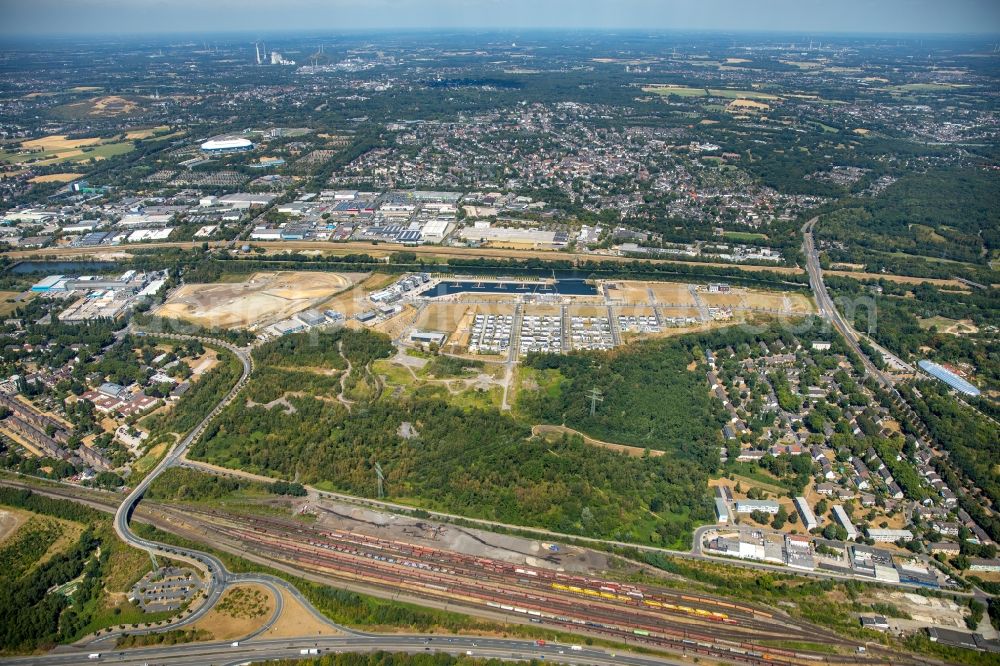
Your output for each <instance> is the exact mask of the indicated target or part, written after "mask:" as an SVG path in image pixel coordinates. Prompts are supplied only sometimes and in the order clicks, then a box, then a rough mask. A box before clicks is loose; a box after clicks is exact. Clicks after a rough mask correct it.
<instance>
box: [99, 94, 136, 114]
mask: <svg viewBox="0 0 1000 666" xmlns="http://www.w3.org/2000/svg"><path fill="white" fill-rule="evenodd" d="M91 104H92V105H93V109H92V110H91V112H90V115H92V116H99V115H117V114H119V113H132V112H133V111H135V110H136V109H137V108H139V105H138V104H136V103H135V102H132V101H130V100H127V99H125V98H124V97H119V96H118V95H109V96H108V97H98V98H97V99H95V100H93V101H92V102H91Z"/></svg>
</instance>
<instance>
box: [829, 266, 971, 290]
mask: <svg viewBox="0 0 1000 666" xmlns="http://www.w3.org/2000/svg"><path fill="white" fill-rule="evenodd" d="M823 273H824V275H839V276H842V277H849V278H854V279H855V280H888V281H889V282H899V283H900V284H920V283H921V282H926V283H928V284H932V285H934V286H937V287H951V288H953V289H959V290H961V291H969V287H967V286H966V285H964V284H962V283H961V282H959V281H958V280H949V279H943V278H922V277H911V276H909V275H889V274H882V273H863V272H859V271H823Z"/></svg>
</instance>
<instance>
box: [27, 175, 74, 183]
mask: <svg viewBox="0 0 1000 666" xmlns="http://www.w3.org/2000/svg"><path fill="white" fill-rule="evenodd" d="M85 175H86V174H82V173H48V174H45V175H44V176H35V177H34V178H32V179H31V182H32V183H69V182H72V181H74V180H76V179H77V178H83V176H85Z"/></svg>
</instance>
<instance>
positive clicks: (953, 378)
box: [917, 360, 979, 396]
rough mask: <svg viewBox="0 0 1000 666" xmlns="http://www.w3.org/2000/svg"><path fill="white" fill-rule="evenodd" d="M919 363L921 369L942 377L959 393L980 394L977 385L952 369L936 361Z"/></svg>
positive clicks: (942, 379) (939, 377)
mask: <svg viewBox="0 0 1000 666" xmlns="http://www.w3.org/2000/svg"><path fill="white" fill-rule="evenodd" d="M917 365H919V366H920V369H921V370H923V371H924V372H926V373H927V374H929V375H931V376H932V377H936V378H938V379H940V380H941V381H943V382H944V383H945V384H947V385H948V386H950V387H952V388H953V389H955V390H956V391H958V392H959V393H964V394H965V395H971V396H977V395H979V389H977V388H976V387H975V386H973V385H972V384H970V383H969V382H967V381H965V380H964V379H962V378H961V377H959V376H958V375H956V374H955V373H954V372H952V371H951V370H948V369H947V368H944V367H941V366H940V365H938V364H937V363H935V362H934V361H927V360H923V361H920V362H919V363H917Z"/></svg>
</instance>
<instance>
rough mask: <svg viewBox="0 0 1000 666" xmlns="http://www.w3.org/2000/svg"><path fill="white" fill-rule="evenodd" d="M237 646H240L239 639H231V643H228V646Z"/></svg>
mask: <svg viewBox="0 0 1000 666" xmlns="http://www.w3.org/2000/svg"><path fill="white" fill-rule="evenodd" d="M239 646H240V642H239V641H233V642H232V643H230V644H229V647H239Z"/></svg>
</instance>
